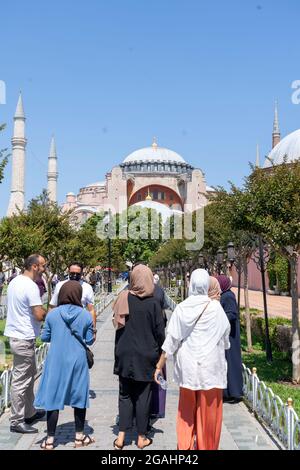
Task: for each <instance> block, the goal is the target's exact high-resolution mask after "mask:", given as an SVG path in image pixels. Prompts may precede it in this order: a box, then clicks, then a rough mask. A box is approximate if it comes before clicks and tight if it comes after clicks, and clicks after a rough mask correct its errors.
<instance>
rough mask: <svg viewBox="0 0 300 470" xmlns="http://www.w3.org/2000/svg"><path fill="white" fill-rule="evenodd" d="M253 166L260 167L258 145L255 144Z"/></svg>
mask: <svg viewBox="0 0 300 470" xmlns="http://www.w3.org/2000/svg"><path fill="white" fill-rule="evenodd" d="M255 168H260V155H259V145H258V144H257V146H256V162H255Z"/></svg>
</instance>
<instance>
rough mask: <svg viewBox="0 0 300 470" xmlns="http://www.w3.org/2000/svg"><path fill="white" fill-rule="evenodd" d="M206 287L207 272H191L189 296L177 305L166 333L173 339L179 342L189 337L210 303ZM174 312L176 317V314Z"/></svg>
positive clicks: (198, 270) (201, 270)
mask: <svg viewBox="0 0 300 470" xmlns="http://www.w3.org/2000/svg"><path fill="white" fill-rule="evenodd" d="M208 287H209V274H208V272H207V271H205V269H196V270H195V271H193V272H192V275H191V281H190V286H189V296H188V298H187V299H185V300H184V301H183V302H181V303H180V304H178V305H177V307H176V309H175V310H174V312H173V314H172V316H171V320H170V323H169V327H168V333H169V334H170V335H171V336H172V337H173V338H174V339H176V340H179V341H181V340H182V339H184V338H186V337H187V336H189V334H190V333H191V331H192V330H193V328H194V326H195V323H196V321H197V318H198V317H199V315H200V314H201V312H202V310H203V309H204V308H205V306H206V305H208V304H209V303H210V299H209V297H208V295H207V294H208ZM176 311H177V313H178V315H177V314H176ZM174 314H175V315H174ZM173 317H174V319H173ZM175 318H176V321H175Z"/></svg>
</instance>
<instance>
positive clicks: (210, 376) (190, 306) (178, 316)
mask: <svg viewBox="0 0 300 470" xmlns="http://www.w3.org/2000/svg"><path fill="white" fill-rule="evenodd" d="M209 284H210V278H209V275H208V273H207V271H205V270H204V269H196V270H195V271H193V273H192V276H191V280H190V286H189V297H188V298H187V299H186V300H184V301H183V302H181V303H180V304H179V305H177V307H176V309H175V310H174V312H173V314H172V317H171V319H170V322H169V326H168V331H167V337H166V340H165V342H164V344H163V346H162V350H163V353H162V355H161V357H160V360H159V362H158V363H157V369H156V371H155V374H154V378H155V381H156V382H157V383H159V381H158V376H159V375H160V374H161V373H162V368H163V366H164V365H165V362H166V359H167V357H169V356H174V380H175V382H176V383H177V384H178V385H179V387H180V396H179V404H178V416H177V447H178V449H179V450H195V449H196V450H217V449H218V447H219V442H220V436H221V428H222V411H223V401H222V395H223V389H225V388H226V386H227V364H226V359H225V349H228V348H229V347H230V343H229V333H230V324H229V321H228V319H227V316H226V314H225V312H224V310H223V308H222V307H221V305H220V302H218V301H217V300H211V299H210V298H209V297H208V290H209Z"/></svg>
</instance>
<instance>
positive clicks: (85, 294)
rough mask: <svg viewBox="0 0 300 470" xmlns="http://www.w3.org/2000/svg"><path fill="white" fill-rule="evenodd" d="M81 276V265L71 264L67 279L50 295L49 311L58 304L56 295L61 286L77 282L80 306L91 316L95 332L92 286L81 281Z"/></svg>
mask: <svg viewBox="0 0 300 470" xmlns="http://www.w3.org/2000/svg"><path fill="white" fill-rule="evenodd" d="M82 274H83V265H82V264H81V263H77V262H75V261H74V262H73V263H71V264H70V266H69V279H67V280H65V281H61V282H59V283H58V284H57V285H56V287H55V290H54V293H53V295H52V298H51V301H50V307H49V308H50V309H52V308H55V307H57V302H58V294H59V291H60V289H61V286H62V285H63V284H64V283H65V282H67V281H68V280H70V281H78V282H80V284H81V287H82V299H81V301H82V306H83V307H84V308H86V309H87V310H88V311H89V312H90V313H91V315H92V317H93V323H94V331H96V320H97V317H96V311H95V307H94V303H95V298H94V291H93V288H92V286H90V284H88V283H87V282H84V281H83V279H82Z"/></svg>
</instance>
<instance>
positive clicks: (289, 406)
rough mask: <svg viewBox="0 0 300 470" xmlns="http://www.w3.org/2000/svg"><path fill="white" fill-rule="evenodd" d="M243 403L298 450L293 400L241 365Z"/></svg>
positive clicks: (298, 427)
mask: <svg viewBox="0 0 300 470" xmlns="http://www.w3.org/2000/svg"><path fill="white" fill-rule="evenodd" d="M166 296H167V301H168V303H169V306H170V310H172V311H173V310H174V309H175V307H176V305H177V304H176V302H174V300H173V299H171V297H170V296H169V295H168V293H167V292H166ZM243 391H244V401H245V402H246V404H247V405H248V407H249V408H250V409H251V411H253V412H254V414H255V416H256V417H257V418H258V420H261V421H263V423H264V424H265V425H266V426H267V428H269V430H270V431H271V432H272V434H274V436H276V438H277V439H278V440H279V441H280V443H281V444H282V445H283V446H284V447H285V448H286V449H288V450H300V419H299V416H298V415H297V413H296V411H295V410H294V408H293V400H292V399H291V398H289V399H288V400H287V403H284V402H283V401H282V399H281V398H280V397H279V396H278V395H275V394H274V392H273V390H272V389H271V388H270V387H267V386H266V384H265V383H264V382H263V381H261V380H260V379H259V378H258V376H257V369H256V368H255V367H254V368H253V369H252V372H251V370H250V369H249V368H247V367H246V366H245V364H243Z"/></svg>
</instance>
